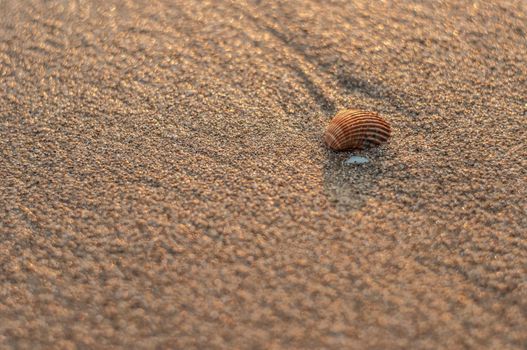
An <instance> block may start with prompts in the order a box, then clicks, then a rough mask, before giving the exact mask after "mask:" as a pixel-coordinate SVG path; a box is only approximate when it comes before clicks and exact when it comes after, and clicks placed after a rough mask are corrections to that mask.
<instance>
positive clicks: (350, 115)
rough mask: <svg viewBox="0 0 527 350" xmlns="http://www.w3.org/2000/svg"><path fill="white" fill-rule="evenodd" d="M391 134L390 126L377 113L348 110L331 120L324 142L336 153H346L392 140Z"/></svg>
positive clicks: (340, 112)
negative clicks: (346, 151)
mask: <svg viewBox="0 0 527 350" xmlns="http://www.w3.org/2000/svg"><path fill="white" fill-rule="evenodd" d="M390 134H391V127H390V124H389V123H388V122H387V121H386V120H385V119H383V118H382V117H380V116H379V114H377V113H376V112H369V111H363V110H357V109H346V110H342V111H339V112H338V113H337V114H336V115H335V117H334V118H333V119H332V120H331V122H330V123H329V125H328V126H327V128H326V132H325V134H324V141H325V142H326V144H327V145H328V146H329V147H330V148H331V149H333V150H335V151H345V150H350V149H363V148H366V147H367V146H370V145H380V144H381V143H383V142H386V141H387V140H388V139H389V138H390Z"/></svg>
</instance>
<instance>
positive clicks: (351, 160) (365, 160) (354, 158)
mask: <svg viewBox="0 0 527 350" xmlns="http://www.w3.org/2000/svg"><path fill="white" fill-rule="evenodd" d="M369 161H370V160H369V159H368V158H366V157H361V156H351V157H349V158H348V159H346V161H345V162H344V164H347V165H349V164H366V163H368V162H369Z"/></svg>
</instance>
